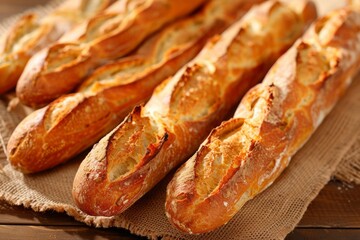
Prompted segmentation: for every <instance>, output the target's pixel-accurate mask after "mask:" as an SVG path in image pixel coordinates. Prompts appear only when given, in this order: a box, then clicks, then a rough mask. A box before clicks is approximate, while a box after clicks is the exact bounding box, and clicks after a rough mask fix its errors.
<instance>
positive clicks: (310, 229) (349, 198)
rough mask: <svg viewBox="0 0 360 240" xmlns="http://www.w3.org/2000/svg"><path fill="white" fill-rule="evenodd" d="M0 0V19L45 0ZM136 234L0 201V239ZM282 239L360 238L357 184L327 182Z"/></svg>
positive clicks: (107, 236)
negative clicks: (98, 227) (100, 227)
mask: <svg viewBox="0 0 360 240" xmlns="http://www.w3.org/2000/svg"><path fill="white" fill-rule="evenodd" d="M0 1H1V3H0V21H1V20H2V19H4V18H6V17H8V16H10V15H12V14H15V13H18V12H22V11H23V10H25V9H26V8H29V7H31V6H35V5H37V4H42V3H45V2H47V1H48V0H0ZM139 238H140V237H138V236H135V235H131V234H130V233H129V232H128V231H126V230H123V229H115V228H110V229H95V228H90V227H88V226H86V225H84V224H82V223H80V222H77V221H75V220H74V219H72V218H71V217H68V216H67V215H65V214H60V213H54V212H46V213H36V212H34V211H32V210H29V209H25V208H23V207H15V206H10V205H8V204H6V203H4V202H0V240H2V239H7V240H10V239H29V240H31V239H44V240H46V239H94V240H95V239H96V240H98V239H109V240H110V239H139ZM286 239H288V240H291V239H329V240H331V239H334V240H335V239H336V240H338V239H354V240H355V239H360V186H352V185H344V184H342V183H340V182H338V181H335V180H333V181H331V182H329V183H328V184H327V185H326V186H325V188H324V189H323V190H322V191H321V192H320V194H319V195H318V196H317V198H316V199H315V200H314V201H313V202H312V203H311V204H310V206H309V208H308V209H307V211H306V213H305V215H304V217H303V218H302V220H301V222H300V223H299V224H298V226H297V227H296V229H295V230H294V231H293V232H292V233H291V234H289V235H288V236H287V238H286Z"/></svg>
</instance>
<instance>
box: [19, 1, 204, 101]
mask: <svg viewBox="0 0 360 240" xmlns="http://www.w3.org/2000/svg"><path fill="white" fill-rule="evenodd" d="M204 1H205V0H194V1H181V2H179V1H177V0H124V1H117V2H115V3H114V4H113V5H111V6H110V7H109V8H108V9H107V10H105V12H104V13H102V14H99V15H97V16H96V17H94V18H92V19H90V20H89V21H88V22H87V23H86V24H84V25H83V26H82V27H81V28H77V29H75V30H74V31H75V33H69V34H67V36H65V37H64V38H65V39H62V40H61V43H59V44H57V45H54V46H52V47H50V48H49V49H47V51H46V54H45V56H44V57H41V59H42V61H39V59H40V58H39V57H38V56H34V57H33V58H32V59H31V60H30V61H29V63H28V65H27V66H26V69H25V70H24V74H23V75H22V76H21V78H20V80H19V83H18V85H17V88H16V92H17V95H18V97H19V99H20V100H21V101H22V102H23V103H24V104H26V105H29V106H32V107H39V106H44V105H45V104H47V103H49V102H51V101H52V100H54V99H56V98H57V97H59V96H61V95H63V94H65V93H68V92H70V91H71V90H73V89H74V88H75V87H77V86H78V85H79V84H80V83H81V81H82V80H83V79H84V78H85V77H86V76H87V75H88V74H89V73H90V72H91V71H93V70H94V69H95V68H97V67H99V66H101V65H103V64H104V63H106V62H108V61H112V60H115V59H117V58H119V57H122V56H123V55H125V54H127V53H129V52H130V51H132V50H133V49H134V48H135V47H137V46H138V45H139V44H140V43H141V42H142V41H143V40H144V39H145V38H146V37H147V36H148V35H150V34H152V33H153V32H155V31H157V30H159V29H160V28H161V27H163V26H164V25H165V24H167V23H169V22H171V21H173V20H175V19H177V18H179V17H182V16H184V15H186V14H189V13H190V12H192V11H193V10H194V9H196V8H197V7H199V6H200V5H201V4H203V2H204ZM70 39H73V40H74V41H72V42H68V41H69V40H70ZM65 40H66V41H67V42H64V41H65ZM40 54H44V52H43V53H40Z"/></svg>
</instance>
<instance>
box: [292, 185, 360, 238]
mask: <svg viewBox="0 0 360 240" xmlns="http://www.w3.org/2000/svg"><path fill="white" fill-rule="evenodd" d="M319 226H323V227H335V228H340V227H346V228H350V227H351V228H360V186H359V185H344V184H343V183H341V182H339V181H330V182H329V183H328V184H327V185H326V187H325V188H324V189H323V190H322V191H321V192H320V193H319V195H318V196H317V197H316V198H315V199H314V201H313V202H312V203H311V204H310V205H309V207H308V209H307V211H306V213H305V215H304V216H303V218H302V220H301V222H300V223H299V227H319ZM359 239H360V236H359Z"/></svg>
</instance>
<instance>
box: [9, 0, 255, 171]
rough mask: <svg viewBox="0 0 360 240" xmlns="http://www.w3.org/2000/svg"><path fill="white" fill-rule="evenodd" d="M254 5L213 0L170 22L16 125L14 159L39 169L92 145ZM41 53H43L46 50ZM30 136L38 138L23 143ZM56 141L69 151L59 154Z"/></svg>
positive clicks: (15, 162)
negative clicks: (27, 125)
mask: <svg viewBox="0 0 360 240" xmlns="http://www.w3.org/2000/svg"><path fill="white" fill-rule="evenodd" d="M249 7H250V5H249V4H244V2H243V1H242V0H241V1H237V2H235V1H234V0H227V1H224V0H215V1H211V2H209V4H207V5H206V6H205V7H204V9H203V10H202V11H200V12H199V13H197V14H196V15H194V16H192V17H188V18H185V19H183V20H179V21H177V22H175V23H173V24H171V25H169V26H168V27H166V28H165V29H163V30H162V31H161V32H159V33H158V34H156V35H155V36H153V37H152V38H150V39H149V40H147V41H146V42H145V43H144V44H143V45H142V46H141V47H140V48H139V50H138V51H137V52H136V53H135V54H134V55H130V56H129V57H125V58H122V59H121V60H119V61H117V62H114V63H112V64H107V65H105V66H103V67H101V68H99V69H98V70H96V71H95V72H94V73H93V74H92V75H91V76H90V77H89V78H88V79H87V80H86V81H85V82H84V83H83V84H82V85H81V86H80V88H79V90H78V93H76V94H70V95H67V96H63V97H61V98H59V99H57V100H56V101H54V102H53V103H51V104H50V105H49V106H48V107H47V108H46V109H47V110H46V114H44V115H42V118H41V122H40V123H39V124H36V126H35V127H33V128H29V129H26V128H23V127H19V128H17V129H16V130H15V131H14V133H13V134H12V136H11V141H10V144H9V145H8V150H9V152H10V155H9V159H10V162H11V163H12V164H13V165H15V166H17V168H18V169H19V170H21V171H23V172H37V171H41V170H45V169H47V168H50V167H54V166H55V165H57V164H59V163H61V162H64V161H66V160H68V159H69V158H71V157H72V156H74V155H75V154H77V153H79V152H80V151H82V150H84V149H85V148H88V147H90V146H91V145H92V144H93V143H95V142H96V141H98V140H99V139H100V138H101V137H103V136H104V135H105V133H107V132H109V131H110V130H111V129H113V128H114V127H115V126H117V125H118V124H119V123H120V122H121V121H122V120H123V118H124V117H125V116H126V115H127V114H128V113H129V112H130V111H131V110H132V108H133V107H134V106H135V105H137V104H140V103H142V102H144V101H145V100H147V99H148V98H149V97H150V95H151V93H152V91H153V90H154V88H155V87H156V86H157V85H158V84H159V83H160V82H161V81H162V80H164V79H165V78H167V77H169V76H171V75H173V74H174V73H176V71H177V70H178V69H179V68H181V67H182V66H183V65H184V64H185V63H187V62H188V61H189V60H191V59H192V58H193V57H194V56H195V55H196V54H197V53H198V52H199V51H200V50H201V48H202V47H203V46H204V44H205V42H206V40H207V39H208V38H209V37H210V36H212V35H214V34H216V33H220V32H221V31H223V30H224V29H225V28H226V27H228V26H229V25H230V24H231V23H233V22H234V21H235V20H236V19H237V18H238V17H240V16H241V15H242V14H243V13H244V12H245V11H246V10H247V9H248V8H249ZM44 52H45V51H44ZM45 55H46V54H43V56H45ZM37 57H39V58H41V54H38V55H37ZM34 59H35V60H36V58H34ZM35 60H34V61H35ZM41 61H42V60H41V59H40V62H41ZM35 71H36V70H35ZM70 80H71V78H70ZM40 111H43V110H40ZM36 116H38V113H37V112H34V113H32V114H31V115H30V116H29V117H28V118H27V119H26V120H24V121H27V122H29V123H30V122H35V121H39V118H38V117H36ZM30 132H32V134H30ZM84 132H85V134H84ZM26 134H27V135H26ZM24 135H26V137H24V139H23V140H21V139H22V138H23V136H24ZM27 137H31V138H32V141H35V142H36V144H33V145H31V146H29V145H27V144H22V142H25V143H26V142H27V141H28V140H26V138H27ZM16 139H17V140H16ZM78 139H82V141H81V143H82V144H81V145H79V144H74V142H73V140H74V141H77V140H78ZM59 142H61V143H62V144H59ZM45 146H46V147H45ZM55 146H56V151H57V152H63V153H64V154H62V155H61V156H59V155H57V154H54V152H53V149H54V148H55ZM13 149H16V150H13ZM47 149H50V150H49V151H47Z"/></svg>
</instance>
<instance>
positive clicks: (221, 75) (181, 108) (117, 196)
mask: <svg viewBox="0 0 360 240" xmlns="http://www.w3.org/2000/svg"><path fill="white" fill-rule="evenodd" d="M298 3H299V2H298ZM295 9H296V10H295ZM315 15H316V10H315V8H314V5H313V4H310V3H308V2H304V1H302V2H301V6H298V5H297V6H296V7H294V8H290V7H289V6H288V5H284V4H281V3H279V2H274V1H268V2H266V3H264V5H261V7H257V8H255V9H254V10H252V11H250V12H249V13H248V14H247V15H246V16H245V17H244V19H243V20H241V21H238V22H236V23H235V24H234V25H233V26H232V27H230V28H229V29H228V30H226V31H225V32H224V33H223V34H222V35H221V36H218V37H216V38H214V39H212V41H210V42H209V44H208V45H206V47H205V48H204V49H203V50H202V51H201V52H200V54H199V55H198V56H197V57H196V58H195V59H194V60H193V61H192V62H190V63H189V64H188V65H187V66H186V67H185V68H183V69H182V70H180V71H179V72H178V73H177V74H176V75H175V76H174V77H172V78H170V79H168V80H167V81H165V82H163V83H162V84H161V85H160V86H158V87H157V88H156V90H155V92H154V94H153V95H152V97H151V99H150V101H149V102H148V103H147V104H146V105H145V107H136V108H135V109H134V111H133V112H132V113H131V114H130V115H129V116H128V117H127V118H126V120H125V121H124V122H123V123H121V124H120V125H119V126H118V127H117V128H115V129H114V130H113V131H112V132H111V133H109V134H108V135H107V136H106V137H104V138H103V139H102V140H101V141H100V142H99V143H98V144H97V145H96V146H95V147H94V148H93V149H92V151H91V152H90V153H89V155H88V156H87V157H86V158H85V160H84V161H83V162H82V164H81V165H80V167H79V170H78V172H77V174H76V176H75V179H74V185H73V197H74V200H75V202H76V204H77V205H78V206H79V208H80V209H82V210H83V211H85V212H86V213H88V214H92V215H105V216H111V215H117V214H119V213H121V212H122V211H124V210H125V209H127V208H128V207H129V206H131V205H132V204H133V203H134V202H135V201H136V200H138V199H139V198H140V197H141V196H142V195H144V194H145V193H146V192H147V191H149V190H150V189H151V188H152V187H153V186H154V185H155V184H156V183H157V182H159V181H160V180H161V179H162V178H163V177H164V176H165V175H166V174H167V173H168V172H169V171H170V170H171V169H173V168H174V167H175V166H177V165H178V164H180V163H181V162H182V161H183V160H185V159H186V158H188V157H189V156H190V155H191V154H192V153H193V152H194V151H195V150H196V149H197V148H198V146H199V145H200V143H201V142H202V141H203V140H204V138H205V137H206V135H207V134H208V133H209V132H210V130H211V129H212V128H213V127H214V126H216V125H217V124H219V123H220V121H221V120H223V119H224V118H225V117H226V116H227V115H229V114H230V112H231V109H233V108H234V107H235V106H236V104H237V103H238V102H239V100H240V99H241V96H242V95H243V94H244V93H245V92H246V91H247V90H248V89H249V88H250V87H251V86H253V85H254V84H256V83H257V82H258V81H259V80H261V79H262V78H263V76H264V75H265V73H266V71H267V70H268V69H269V68H270V66H271V65H272V63H273V62H274V61H275V60H276V59H277V58H278V57H279V55H280V54H281V53H282V52H284V51H285V50H286V49H287V48H288V47H289V46H290V45H291V44H292V43H293V42H294V41H295V40H296V38H297V37H299V36H300V35H301V33H302V32H303V30H304V28H305V26H306V25H307V23H309V22H310V21H311V20H313V19H314V18H315Z"/></svg>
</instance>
